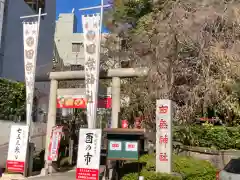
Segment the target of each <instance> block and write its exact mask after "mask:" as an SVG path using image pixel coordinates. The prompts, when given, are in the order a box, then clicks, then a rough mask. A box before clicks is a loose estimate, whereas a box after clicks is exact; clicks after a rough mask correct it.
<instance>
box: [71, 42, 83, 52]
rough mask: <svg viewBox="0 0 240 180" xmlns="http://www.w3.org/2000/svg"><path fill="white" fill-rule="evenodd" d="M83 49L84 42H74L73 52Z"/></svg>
mask: <svg viewBox="0 0 240 180" xmlns="http://www.w3.org/2000/svg"><path fill="white" fill-rule="evenodd" d="M82 49H83V43H72V52H74V53H79V52H81V51H82Z"/></svg>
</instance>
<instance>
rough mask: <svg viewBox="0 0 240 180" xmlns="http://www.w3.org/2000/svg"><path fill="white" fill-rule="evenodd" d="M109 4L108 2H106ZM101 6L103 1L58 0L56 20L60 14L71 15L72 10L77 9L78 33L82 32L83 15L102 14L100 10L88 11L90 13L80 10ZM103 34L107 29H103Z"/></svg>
mask: <svg viewBox="0 0 240 180" xmlns="http://www.w3.org/2000/svg"><path fill="white" fill-rule="evenodd" d="M104 1H105V4H107V2H109V1H107V0H104ZM100 4H101V0H56V19H58V16H59V14H60V13H71V12H72V9H73V8H74V9H75V12H74V14H75V16H76V17H77V32H82V20H81V15H83V14H92V13H97V12H100V9H95V10H88V11H79V9H80V8H85V7H90V6H98V5H100ZM103 32H106V29H105V28H104V29H103Z"/></svg>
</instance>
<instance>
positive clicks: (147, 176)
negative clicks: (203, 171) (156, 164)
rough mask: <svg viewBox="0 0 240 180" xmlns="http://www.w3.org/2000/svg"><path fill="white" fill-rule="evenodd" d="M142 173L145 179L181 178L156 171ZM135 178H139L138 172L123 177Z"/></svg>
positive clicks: (175, 179)
mask: <svg viewBox="0 0 240 180" xmlns="http://www.w3.org/2000/svg"><path fill="white" fill-rule="evenodd" d="M140 175H141V176H143V177H144V180H181V178H180V177H176V176H172V175H169V174H162V173H156V172H155V171H142V172H141V173H140ZM134 179H138V174H137V173H130V174H127V175H125V176H124V177H123V178H122V180H134Z"/></svg>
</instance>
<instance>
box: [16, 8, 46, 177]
mask: <svg viewBox="0 0 240 180" xmlns="http://www.w3.org/2000/svg"><path fill="white" fill-rule="evenodd" d="M46 15H47V13H44V14H42V9H41V8H39V12H38V14H34V15H29V16H21V17H20V19H29V18H34V17H38V20H37V32H36V33H37V37H36V42H35V43H36V47H35V53H34V64H33V66H34V69H33V80H32V92H31V93H32V96H29V97H30V98H33V96H34V84H35V72H36V61H37V49H38V45H39V43H38V42H39V31H40V22H41V16H46ZM24 43H25V42H24ZM24 61H25V60H24ZM24 67H25V66H24ZM25 76H26V74H25ZM26 86H27V85H26ZM26 100H27V99H26ZM31 101H33V99H31ZM27 106H28V107H26V109H29V110H27V119H26V121H27V122H26V123H27V126H28V128H29V134H28V136H27V138H28V142H29V143H28V151H27V153H28V156H27V165H26V166H25V173H24V175H25V176H31V173H32V168H33V151H34V144H33V143H31V136H32V103H30V104H28V103H27ZM29 107H30V108H29Z"/></svg>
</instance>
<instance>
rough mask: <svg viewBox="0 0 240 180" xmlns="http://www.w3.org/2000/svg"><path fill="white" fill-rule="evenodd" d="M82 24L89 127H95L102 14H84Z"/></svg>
mask: <svg viewBox="0 0 240 180" xmlns="http://www.w3.org/2000/svg"><path fill="white" fill-rule="evenodd" d="M82 24H83V25H82V26H83V36H84V57H85V64H84V68H85V86H86V95H87V118H88V128H94V127H95V124H96V114H97V100H98V84H99V66H100V51H99V50H100V43H99V41H100V14H92V15H83V16H82Z"/></svg>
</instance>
